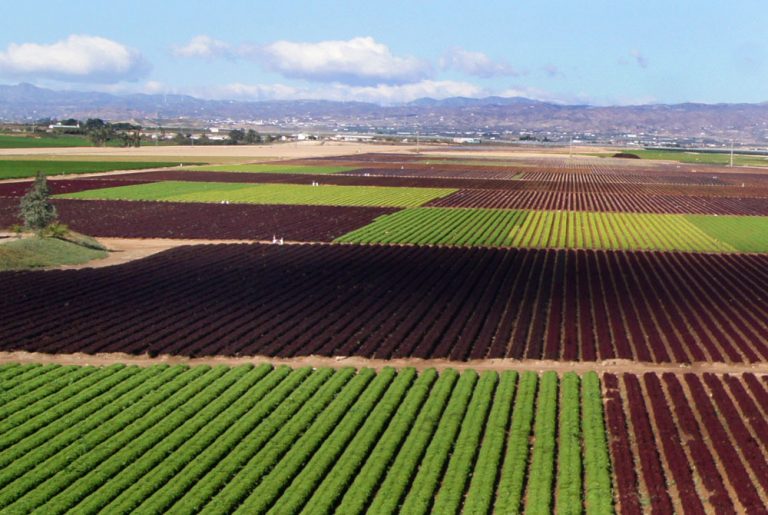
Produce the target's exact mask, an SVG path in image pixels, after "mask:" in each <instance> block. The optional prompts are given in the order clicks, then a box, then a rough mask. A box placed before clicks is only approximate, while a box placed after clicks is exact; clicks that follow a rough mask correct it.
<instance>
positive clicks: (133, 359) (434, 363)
mask: <svg viewBox="0 0 768 515" xmlns="http://www.w3.org/2000/svg"><path fill="white" fill-rule="evenodd" d="M7 363H57V364H60V365H93V366H107V365H113V364H115V363H123V364H126V365H138V366H151V365H160V364H168V365H179V364H183V365H228V366H236V365H245V364H252V365H259V364H262V363H270V364H272V365H288V366H291V367H305V366H310V367H314V368H320V367H332V368H340V367H355V368H373V369H376V370H381V369H382V368H384V367H395V368H405V367H413V368H416V369H417V370H425V369H428V368H435V369H437V370H445V369H448V368H452V369H455V370H459V371H461V370H468V369H472V370H476V371H478V372H482V371H486V370H497V371H501V370H517V371H520V372H525V371H533V372H546V371H550V370H553V371H555V372H559V373H564V372H577V373H580V374H581V373H585V372H590V371H595V372H597V373H599V374H603V373H612V374H622V373H635V374H641V373H644V372H655V373H665V372H671V373H674V374H685V373H689V372H693V373H704V372H709V373H714V374H743V373H752V374H758V375H768V364H765V363H761V364H730V363H696V364H692V365H671V364H655V363H637V362H633V361H630V360H608V361H601V362H572V361H565V362H561V361H543V360H542V361H539V360H521V361H519V360H513V359H489V360H474V361H448V360H444V359H431V360H427V359H418V358H411V359H367V358H359V357H354V356H350V357H343V356H338V357H333V358H329V357H322V356H305V357H298V358H271V357H269V356H241V357H229V356H210V357H202V358H189V357H185V356H170V355H160V356H157V357H150V356H148V355H146V354H144V355H138V356H136V355H132V354H124V353H120V352H114V353H100V354H83V353H75V354H44V353H37V352H23V351H17V352H0V364H7Z"/></svg>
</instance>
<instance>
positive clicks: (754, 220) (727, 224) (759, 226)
mask: <svg viewBox="0 0 768 515" xmlns="http://www.w3.org/2000/svg"><path fill="white" fill-rule="evenodd" d="M686 219H687V220H688V221H689V222H690V223H692V224H693V225H695V226H696V227H698V228H699V230H701V231H702V232H704V233H706V234H707V235H709V236H711V237H712V238H715V239H718V240H720V241H725V242H728V244H729V245H731V246H732V247H734V248H735V249H736V250H738V251H740V252H768V216H722V215H720V216H708V215H686Z"/></svg>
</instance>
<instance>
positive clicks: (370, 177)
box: [0, 169, 768, 205]
mask: <svg viewBox="0 0 768 515" xmlns="http://www.w3.org/2000/svg"><path fill="white" fill-rule="evenodd" d="M511 177H512V178H509V177H507V178H500V179H484V178H482V174H480V175H479V176H478V175H475V174H472V173H467V174H463V175H461V176H459V177H455V176H451V177H438V176H430V175H419V176H410V175H402V174H398V175H392V174H390V175H387V174H378V173H377V172H376V171H373V172H372V173H369V172H365V171H361V172H360V173H359V174H357V175H352V174H325V175H311V174H293V173H267V172H259V173H247V172H205V171H198V172H190V171H187V170H181V169H166V170H159V171H150V172H136V173H125V174H120V175H114V176H111V177H110V180H115V181H151V182H158V181H189V182H239V183H267V184H274V183H284V184H307V185H311V184H312V183H313V182H317V183H320V184H326V185H327V184H333V185H338V186H392V187H411V188H455V189H465V190H503V191H509V190H512V191H521V192H523V191H525V192H549V193H552V194H560V195H566V197H565V198H570V196H573V197H574V198H576V197H578V196H583V195H590V196H598V197H599V195H629V196H638V195H639V196H641V197H643V196H647V195H659V196H671V197H673V198H678V197H689V196H692V197H705V198H710V197H726V198H736V199H739V198H749V199H763V200H765V198H768V184H765V185H764V186H760V185H759V184H757V185H750V186H749V187H742V186H741V184H742V183H739V184H734V185H730V186H717V187H712V186H706V185H691V184H657V183H622V182H604V183H595V182H550V181H534V180H527V181H521V180H515V179H514V177H515V175H513V176H511ZM88 180H92V179H77V180H72V181H71V182H72V183H73V185H74V184H75V183H81V182H85V181H88ZM83 189H90V188H86V187H85V186H84V187H83ZM2 191H3V190H2V189H0V192H2ZM72 191H76V190H74V189H73V190H72ZM575 202H576V201H574V200H571V201H570V203H571V204H574V203H575ZM680 202H685V200H684V199H682V198H681V199H680ZM696 202H697V204H696V205H699V204H700V203H701V202H703V200H697V201H696ZM755 202H757V201H755Z"/></svg>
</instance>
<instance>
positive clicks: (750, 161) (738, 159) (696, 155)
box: [595, 149, 768, 166]
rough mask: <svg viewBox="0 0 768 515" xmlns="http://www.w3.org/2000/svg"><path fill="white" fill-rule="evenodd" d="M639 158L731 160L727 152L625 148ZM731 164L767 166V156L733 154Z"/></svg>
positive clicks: (704, 161)
mask: <svg viewBox="0 0 768 515" xmlns="http://www.w3.org/2000/svg"><path fill="white" fill-rule="evenodd" d="M627 152H630V153H632V154H635V155H636V156H639V157H640V158H641V159H653V160H668V161H678V162H680V163H696V164H712V165H727V164H729V163H730V161H731V154H730V153H729V152H720V153H715V152H686V151H676V150H636V149H632V150H627ZM595 155H596V156H598V157H609V156H610V155H612V154H595ZM733 164H734V165H736V166H768V156H758V155H754V156H751V155H744V154H734V155H733Z"/></svg>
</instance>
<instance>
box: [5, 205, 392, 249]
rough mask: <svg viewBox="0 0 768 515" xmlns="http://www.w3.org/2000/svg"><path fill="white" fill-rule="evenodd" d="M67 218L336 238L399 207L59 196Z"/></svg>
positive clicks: (120, 231) (210, 234) (204, 231)
mask: <svg viewBox="0 0 768 515" xmlns="http://www.w3.org/2000/svg"><path fill="white" fill-rule="evenodd" d="M54 205H55V206H56V209H57V211H58V214H59V219H60V220H61V222H63V223H65V224H67V226H69V227H70V228H71V229H73V230H75V231H78V232H80V233H83V234H89V235H91V236H97V237H111V238H177V239H210V240H228V239H231V240H271V239H272V238H273V237H276V238H284V239H285V240H286V241H307V242H313V241H333V240H334V239H335V238H338V237H339V236H341V235H343V234H346V233H348V232H350V231H352V230H354V229H357V228H359V227H362V226H364V225H366V224H368V223H370V222H372V221H373V220H374V219H375V218H376V217H378V216H381V215H384V214H388V213H392V212H394V211H395V210H396V209H395V208H386V207H357V206H346V207H336V206H273V205H251V204H248V205H246V204H237V205H235V204H229V205H222V204H194V203H188V202H172V203H171V202H143V201H125V200H71V199H57V200H55V201H54ZM18 211H19V208H18V201H17V200H16V199H0V227H10V226H11V225H13V224H17V223H20V218H19V216H18Z"/></svg>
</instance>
